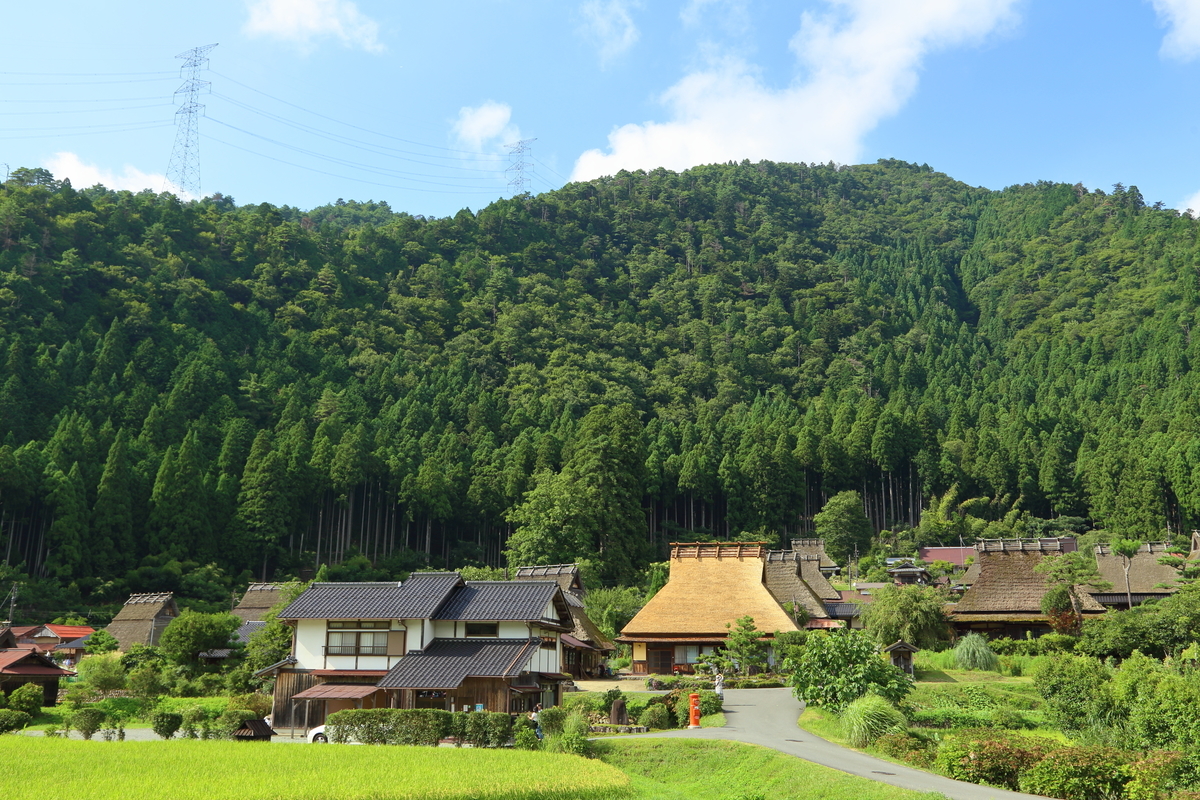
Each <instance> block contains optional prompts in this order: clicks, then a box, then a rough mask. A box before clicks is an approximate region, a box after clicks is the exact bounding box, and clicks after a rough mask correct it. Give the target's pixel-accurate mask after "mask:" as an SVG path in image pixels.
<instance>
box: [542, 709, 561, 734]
mask: <svg viewBox="0 0 1200 800" xmlns="http://www.w3.org/2000/svg"><path fill="white" fill-rule="evenodd" d="M538 719H539V721H540V722H541V725H542V733H543V734H544V735H545V736H557V735H559V734H560V733H562V732H563V725H564V724H565V723H566V721H567V710H566V709H565V708H563V707H562V706H551V707H550V708H543V709H542V711H541V715H540V716H539V717H538Z"/></svg>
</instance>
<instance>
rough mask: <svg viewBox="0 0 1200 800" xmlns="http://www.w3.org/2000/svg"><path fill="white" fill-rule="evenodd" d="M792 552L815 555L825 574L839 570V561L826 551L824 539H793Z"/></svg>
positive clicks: (831, 573)
mask: <svg viewBox="0 0 1200 800" xmlns="http://www.w3.org/2000/svg"><path fill="white" fill-rule="evenodd" d="M792 552H794V553H799V554H800V555H804V556H812V557H815V558H816V559H817V561H818V563H819V564H820V569H821V572H822V573H824V574H825V575H833V574H835V573H836V572H837V571H838V565H837V563H836V562H835V561H834V560H833V559H832V558H830V557H829V556H828V554H826V552H825V540H824V539H792Z"/></svg>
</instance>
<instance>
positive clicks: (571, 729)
mask: <svg viewBox="0 0 1200 800" xmlns="http://www.w3.org/2000/svg"><path fill="white" fill-rule="evenodd" d="M589 733H591V725H590V724H589V723H588V718H587V717H585V716H584V715H583V714H568V715H567V720H566V722H564V723H563V735H564V736H571V735H575V736H582V737H584V738H585V739H586V738H587V736H588V734H589Z"/></svg>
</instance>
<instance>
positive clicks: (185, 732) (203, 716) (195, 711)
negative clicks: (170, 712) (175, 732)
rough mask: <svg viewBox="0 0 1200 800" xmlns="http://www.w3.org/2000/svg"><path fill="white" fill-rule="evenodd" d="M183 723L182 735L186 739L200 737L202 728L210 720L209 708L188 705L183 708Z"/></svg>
mask: <svg viewBox="0 0 1200 800" xmlns="http://www.w3.org/2000/svg"><path fill="white" fill-rule="evenodd" d="M182 716H183V725H182V726H181V728H180V731H179V732H180V735H181V736H183V738H185V739H198V738H200V729H201V728H202V727H203V726H204V725H205V723H207V722H208V709H206V708H205V707H204V706H200V705H195V706H188V707H187V708H185V709H183V712H182Z"/></svg>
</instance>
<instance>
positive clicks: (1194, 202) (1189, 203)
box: [1175, 192, 1200, 219]
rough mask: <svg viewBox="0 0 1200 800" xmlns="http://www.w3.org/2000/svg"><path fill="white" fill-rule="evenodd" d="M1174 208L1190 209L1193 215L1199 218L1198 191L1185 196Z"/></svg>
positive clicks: (1199, 194)
mask: <svg viewBox="0 0 1200 800" xmlns="http://www.w3.org/2000/svg"><path fill="white" fill-rule="evenodd" d="M1175 208H1177V209H1178V210H1179V211H1191V212H1192V216H1193V217H1195V218H1196V219H1200V192H1196V193H1195V194H1194V195H1192V196H1191V197H1188V198H1185V199H1184V200H1183V201H1182V202H1180V203H1179V205H1177V206H1175Z"/></svg>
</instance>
